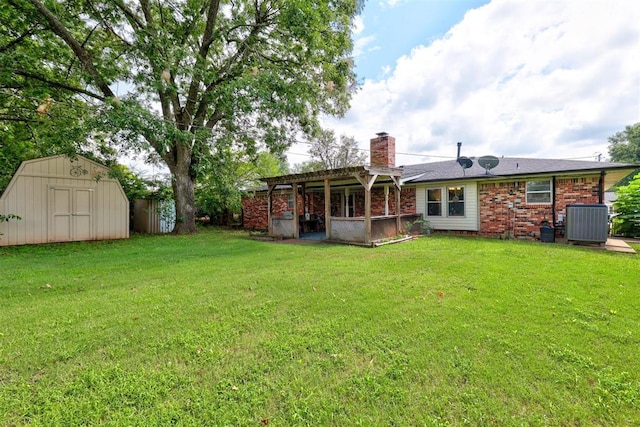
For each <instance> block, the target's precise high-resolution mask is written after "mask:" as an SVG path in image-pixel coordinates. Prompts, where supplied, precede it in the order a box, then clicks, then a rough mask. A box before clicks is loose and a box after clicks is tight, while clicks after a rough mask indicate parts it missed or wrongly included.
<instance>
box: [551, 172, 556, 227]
mask: <svg viewBox="0 0 640 427" xmlns="http://www.w3.org/2000/svg"><path fill="white" fill-rule="evenodd" d="M551 194H552V197H551V224H553V228H555V227H556V226H557V223H556V176H555V175H554V176H553V179H552V180H551Z"/></svg>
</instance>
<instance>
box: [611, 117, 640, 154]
mask: <svg viewBox="0 0 640 427" xmlns="http://www.w3.org/2000/svg"><path fill="white" fill-rule="evenodd" d="M609 156H610V157H611V160H613V161H614V162H622V163H636V164H640V122H638V123H636V124H635V125H632V126H627V127H626V128H625V129H624V130H623V131H620V132H618V133H616V134H615V135H613V136H610V137H609Z"/></svg>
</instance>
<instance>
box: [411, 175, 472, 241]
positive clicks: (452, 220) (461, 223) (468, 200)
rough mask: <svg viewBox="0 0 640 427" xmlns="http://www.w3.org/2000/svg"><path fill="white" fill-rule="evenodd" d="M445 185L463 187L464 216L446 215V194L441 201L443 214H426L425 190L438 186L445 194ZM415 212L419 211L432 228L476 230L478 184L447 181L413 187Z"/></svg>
mask: <svg viewBox="0 0 640 427" xmlns="http://www.w3.org/2000/svg"><path fill="white" fill-rule="evenodd" d="M447 187H464V189H465V193H464V197H465V201H464V202H465V203H464V216H462V217H458V216H451V217H449V216H447V215H446V210H447V209H446V206H447V201H446V196H445V197H443V199H444V200H443V201H442V212H443V216H427V190H428V189H434V188H440V189H442V191H443V194H446V189H447ZM415 192H416V207H417V210H416V212H417V213H421V214H422V215H423V217H424V219H426V220H427V221H429V225H430V226H431V228H433V229H434V230H452V231H474V232H475V231H478V229H479V227H478V185H477V183H475V182H447V183H438V184H430V185H425V186H419V187H416V188H415Z"/></svg>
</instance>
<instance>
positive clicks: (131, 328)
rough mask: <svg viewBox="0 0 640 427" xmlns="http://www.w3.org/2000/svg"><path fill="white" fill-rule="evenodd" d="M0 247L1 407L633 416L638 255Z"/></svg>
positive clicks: (203, 418) (144, 414)
mask: <svg viewBox="0 0 640 427" xmlns="http://www.w3.org/2000/svg"><path fill="white" fill-rule="evenodd" d="M1 253H2V255H1V256H0V271H2V274H1V275H0V301H2V310H0V373H1V374H0V381H1V385H2V386H1V387H0V425H34V426H35V425H62V424H64V425H140V426H142V425H185V426H188V425H213V426H218V425H220V426H223V425H240V426H245V425H246V426H252V425H255V426H258V425H264V422H267V421H268V422H269V425H277V426H298V425H318V426H352V425H366V426H391V425H394V426H414V425H420V426H422V425H426V426H431V425H433V426H437V425H442V426H445V425H473V426H476V425H478V426H483V425H498V426H515V425H517V426H521V425H522V426H543V425H557V426H569V425H572V426H578V425H580V426H587V425H589V426H591V425H596V426H605V425H606V426H633V425H639V424H640V413H639V412H638V403H639V400H638V399H640V360H639V359H638V344H639V343H640V337H638V328H637V325H638V323H639V322H640V311H638V309H637V301H639V300H640V287H638V286H637V277H636V276H634V275H633V274H630V272H634V271H638V270H639V268H640V265H639V264H640V258H639V257H638V256H635V255H628V254H619V253H610V252H605V251H597V250H591V249H586V248H581V247H576V246H568V245H541V244H536V243H533V242H520V241H499V240H486V239H475V238H474V239H461V238H450V237H444V236H433V237H431V238H428V239H426V238H425V239H416V240H414V241H411V242H407V243H404V244H399V245H388V246H382V247H379V248H377V249H375V250H372V249H364V248H358V247H351V246H342V245H336V246H333V245H326V244H315V245H313V244H308V245H289V244H282V243H267V242H260V241H253V240H251V239H249V238H247V235H246V234H245V233H242V232H229V231H220V230H211V231H209V230H205V231H203V232H202V233H201V234H199V235H197V236H188V237H187V236H167V235H161V236H134V237H133V238H132V239H129V240H126V241H103V242H79V243H71V244H62V245H61V244H56V245H39V246H23V247H8V248H2V250H1ZM549 260H553V268H545V266H549V265H550V261H549ZM481 265H482V266H485V267H486V268H478V266H481ZM176 266H179V267H180V268H179V269H176ZM328 267H330V268H328ZM464 272H467V274H464ZM263 420H265V421H264V422H263Z"/></svg>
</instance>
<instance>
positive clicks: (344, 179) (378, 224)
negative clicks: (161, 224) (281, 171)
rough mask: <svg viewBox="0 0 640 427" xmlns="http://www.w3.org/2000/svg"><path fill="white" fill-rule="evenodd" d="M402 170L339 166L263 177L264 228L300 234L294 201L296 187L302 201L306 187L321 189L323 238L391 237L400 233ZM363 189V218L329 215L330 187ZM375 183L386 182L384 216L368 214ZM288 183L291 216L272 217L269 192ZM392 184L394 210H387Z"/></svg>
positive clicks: (369, 239) (274, 232)
mask: <svg viewBox="0 0 640 427" xmlns="http://www.w3.org/2000/svg"><path fill="white" fill-rule="evenodd" d="M401 176H402V169H400V168H395V167H385V166H369V165H365V166H354V167H347V168H340V169H329V170H323V171H317V172H309V173H301V174H292V175H282V176H276V177H272V178H264V179H263V181H264V182H266V184H267V187H268V195H267V200H268V208H267V212H268V227H269V235H271V236H276V235H280V236H287V237H293V238H299V237H300V231H299V225H300V223H299V221H300V215H301V214H303V212H299V207H298V203H297V197H296V196H295V195H297V194H298V188H301V189H302V194H303V200H304V195H305V192H306V190H307V189H308V188H310V187H311V188H314V189H320V190H321V191H323V192H324V221H325V223H324V225H325V232H326V238H327V240H341V241H353V242H358V243H363V244H365V245H370V244H371V243H372V242H373V241H374V240H376V239H379V238H382V237H392V236H395V235H397V234H400V230H401V229H402V223H401V216H400V211H401V210H400V189H401V183H400V177H401ZM358 183H359V184H360V185H361V186H362V187H363V188H364V217H337V216H331V190H332V188H334V187H341V186H345V185H358ZM376 183H378V184H380V185H386V190H385V192H384V197H385V200H384V203H385V215H384V216H376V217H372V215H371V194H372V191H371V190H372V188H373V187H374V185H375V184H376ZM282 185H291V187H292V190H293V194H294V200H296V202H294V204H293V205H294V207H293V215H292V217H290V218H284V217H274V215H273V212H272V210H273V209H272V194H273V190H274V189H275V188H276V186H282ZM390 185H392V186H393V187H394V189H395V191H394V196H395V204H394V205H395V209H394V212H393V213H391V212H390V210H389V191H388V187H389V186H390Z"/></svg>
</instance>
